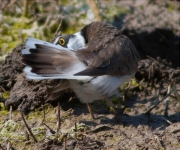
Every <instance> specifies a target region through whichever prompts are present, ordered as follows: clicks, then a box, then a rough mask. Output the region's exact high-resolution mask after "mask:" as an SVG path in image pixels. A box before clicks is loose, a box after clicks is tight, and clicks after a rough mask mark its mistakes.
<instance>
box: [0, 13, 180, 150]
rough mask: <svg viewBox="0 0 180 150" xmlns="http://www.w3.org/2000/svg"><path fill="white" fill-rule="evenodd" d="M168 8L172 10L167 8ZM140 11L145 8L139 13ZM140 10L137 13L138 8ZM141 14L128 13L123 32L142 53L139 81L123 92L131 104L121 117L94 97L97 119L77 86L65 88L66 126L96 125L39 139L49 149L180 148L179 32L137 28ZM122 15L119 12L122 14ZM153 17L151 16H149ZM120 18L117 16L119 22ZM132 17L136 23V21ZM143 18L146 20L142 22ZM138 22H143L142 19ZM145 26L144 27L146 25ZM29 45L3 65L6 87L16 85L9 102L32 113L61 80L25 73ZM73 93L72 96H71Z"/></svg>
mask: <svg viewBox="0 0 180 150" xmlns="http://www.w3.org/2000/svg"><path fill="white" fill-rule="evenodd" d="M162 13H166V12H164V11H163V12H162ZM139 14H140V13H139ZM134 15H136V13H135V14H134ZM136 17H137V16H133V15H132V16H131V17H129V18H127V23H129V24H128V25H125V28H124V29H123V34H125V35H127V36H128V37H129V38H130V39H131V40H132V41H133V43H134V45H135V47H136V48H137V50H138V51H139V53H140V55H141V61H140V62H139V67H138V71H137V73H136V74H135V78H136V80H137V81H138V83H139V84H137V86H133V85H131V84H130V85H129V86H128V87H126V88H125V89H124V90H122V92H123V93H124V96H125V101H126V102H125V105H126V106H128V108H127V109H126V110H125V112H124V113H123V114H121V115H119V116H118V117H119V118H118V119H119V122H116V121H115V120H114V118H113V117H114V115H113V114H112V113H110V111H109V109H108V108H107V107H106V106H105V105H104V104H103V105H102V103H101V102H99V101H95V102H93V103H92V108H93V110H94V112H95V116H96V117H97V119H96V120H93V121H92V120H91V119H89V118H90V115H89V114H88V110H87V108H86V106H85V105H84V104H81V103H80V102H79V101H78V100H77V99H76V98H73V99H72V98H71V97H75V95H74V93H73V92H72V91H71V90H68V91H65V92H64V93H62V95H61V96H60V97H59V98H58V99H57V100H55V101H52V102H51V101H50V102H48V103H51V104H52V105H53V106H54V107H56V106H57V102H58V101H60V103H61V106H63V109H64V111H63V110H62V111H63V112H66V110H69V109H70V108H73V110H74V111H73V113H71V114H69V116H68V117H67V118H66V119H64V120H63V122H62V124H61V129H60V130H64V129H67V127H70V126H71V127H72V126H74V123H76V122H78V123H84V124H85V125H86V126H92V128H90V129H87V130H84V131H83V132H82V133H81V136H82V138H81V140H78V138H74V139H68V140H63V141H66V142H57V141H56V140H54V141H49V142H47V143H44V142H41V143H38V144H36V146H37V147H38V148H40V147H41V148H42V147H43V149H52V150H55V149H62V148H65V147H66V148H67V149H75V148H79V149H112V150H113V149H132V150H134V149H167V150H169V149H171V150H177V149H180V69H179V67H180V64H179V36H178V34H177V32H176V33H175V32H174V31H173V29H171V28H169V29H167V28H164V27H162V28H160V27H158V28H157V27H156V26H152V25H147V26H143V27H142V26H140V28H135V27H134V26H133V21H134V20H136V19H137V18H136ZM117 19H118V18H117ZM143 21H147V20H143ZM116 23H117V20H115V21H114V24H115V25H116ZM131 23H132V26H131ZM142 24H143V23H142ZM136 26H138V25H136ZM141 27H142V28H141ZM22 49H23V45H20V46H18V47H16V48H15V49H14V50H13V51H12V53H11V54H9V55H8V56H7V57H6V60H5V61H4V62H3V63H2V65H1V66H0V87H1V88H0V93H2V92H4V91H10V97H9V98H8V99H3V98H0V100H1V101H4V103H5V106H6V107H7V108H9V107H10V106H12V107H13V109H14V110H15V109H17V108H18V109H19V110H21V111H22V112H24V113H26V114H27V113H29V112H30V111H33V110H35V108H39V107H41V106H42V105H44V104H45V101H46V98H47V92H46V90H47V89H48V88H51V87H53V86H55V85H57V84H58V83H59V81H58V80H43V81H32V80H28V79H26V78H25V74H24V73H23V67H24V66H23V65H22V64H21V62H20V61H21V54H20V52H21V50H22ZM171 90H173V91H172V93H171V94H170V95H169V97H167V98H166V99H165V100H164V101H163V102H162V103H160V104H159V105H158V106H157V107H155V108H154V109H153V110H152V111H151V112H150V113H146V112H147V110H148V109H149V108H150V107H152V106H154V105H155V104H156V103H157V102H159V101H160V100H161V99H162V98H163V97H164V96H166V95H167V94H168V92H169V91H171ZM70 98H71V99H70Z"/></svg>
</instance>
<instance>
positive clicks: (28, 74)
mask: <svg viewBox="0 0 180 150" xmlns="http://www.w3.org/2000/svg"><path fill="white" fill-rule="evenodd" d="M31 69H32V68H31V67H29V66H27V67H25V69H24V72H25V73H26V77H27V78H28V79H34V80H42V79H74V80H90V79H91V78H92V77H89V76H74V75H69V74H52V73H51V72H49V73H47V74H44V73H43V74H37V73H34V72H32V71H31Z"/></svg>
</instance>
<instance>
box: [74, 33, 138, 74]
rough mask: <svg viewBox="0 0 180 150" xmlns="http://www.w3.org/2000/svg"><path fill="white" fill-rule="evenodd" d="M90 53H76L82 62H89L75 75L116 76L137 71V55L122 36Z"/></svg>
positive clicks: (134, 49)
mask: <svg viewBox="0 0 180 150" xmlns="http://www.w3.org/2000/svg"><path fill="white" fill-rule="evenodd" d="M92 47H93V46H91V48H92ZM92 51H93V50H92V49H91V50H89V51H85V50H84V51H77V52H76V55H77V56H78V57H79V58H80V59H81V60H82V61H85V62H87V63H88V61H89V65H88V67H87V68H86V69H85V70H83V71H81V72H78V73H76V74H75V75H77V76H79V75H87V76H100V75H113V76H117V75H127V74H131V73H134V72H135V71H136V70H137V66H138V61H139V58H140V57H139V54H138V52H137V50H136V48H135V47H134V45H133V44H132V42H131V41H130V39H129V38H127V37H126V36H124V35H118V36H115V37H114V39H112V40H111V41H109V42H107V44H105V45H103V46H101V48H100V49H99V50H98V51H95V52H92ZM88 53H89V54H88ZM83 57H84V58H85V59H83Z"/></svg>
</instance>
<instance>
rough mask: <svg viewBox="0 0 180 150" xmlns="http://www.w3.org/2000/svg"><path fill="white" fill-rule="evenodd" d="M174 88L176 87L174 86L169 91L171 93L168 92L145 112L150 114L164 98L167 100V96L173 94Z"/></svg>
mask: <svg viewBox="0 0 180 150" xmlns="http://www.w3.org/2000/svg"><path fill="white" fill-rule="evenodd" d="M174 88H175V87H173V88H172V89H171V90H170V91H169V93H167V94H166V96H164V97H163V98H162V99H161V100H160V101H159V102H157V103H156V104H155V105H154V106H152V107H151V108H149V109H148V110H147V111H146V112H145V113H144V114H145V115H147V116H148V115H149V114H150V112H151V111H152V110H153V109H154V108H155V107H156V106H157V105H158V104H160V103H161V102H162V101H163V100H165V99H166V98H167V97H169V96H170V95H171V93H172V92H173V91H174Z"/></svg>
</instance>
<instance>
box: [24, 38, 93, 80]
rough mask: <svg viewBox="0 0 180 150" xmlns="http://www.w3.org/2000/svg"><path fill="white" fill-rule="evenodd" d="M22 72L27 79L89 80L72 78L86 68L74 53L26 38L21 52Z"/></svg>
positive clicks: (78, 77)
mask: <svg viewBox="0 0 180 150" xmlns="http://www.w3.org/2000/svg"><path fill="white" fill-rule="evenodd" d="M22 63H24V64H25V65H26V67H25V69H24V72H25V73H26V77H27V78H29V79H38V80H39V79H76V80H81V79H85V80H86V79H89V78H90V77H89V76H74V74H75V73H77V72H80V71H82V70H84V69H85V68H86V66H85V64H84V63H82V62H81V61H80V60H79V59H78V58H77V56H76V55H75V52H74V51H73V50H71V49H67V48H64V47H61V46H58V45H54V44H52V43H48V42H45V41H41V40H37V39H34V38H28V40H27V41H26V44H25V49H23V50H22Z"/></svg>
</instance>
